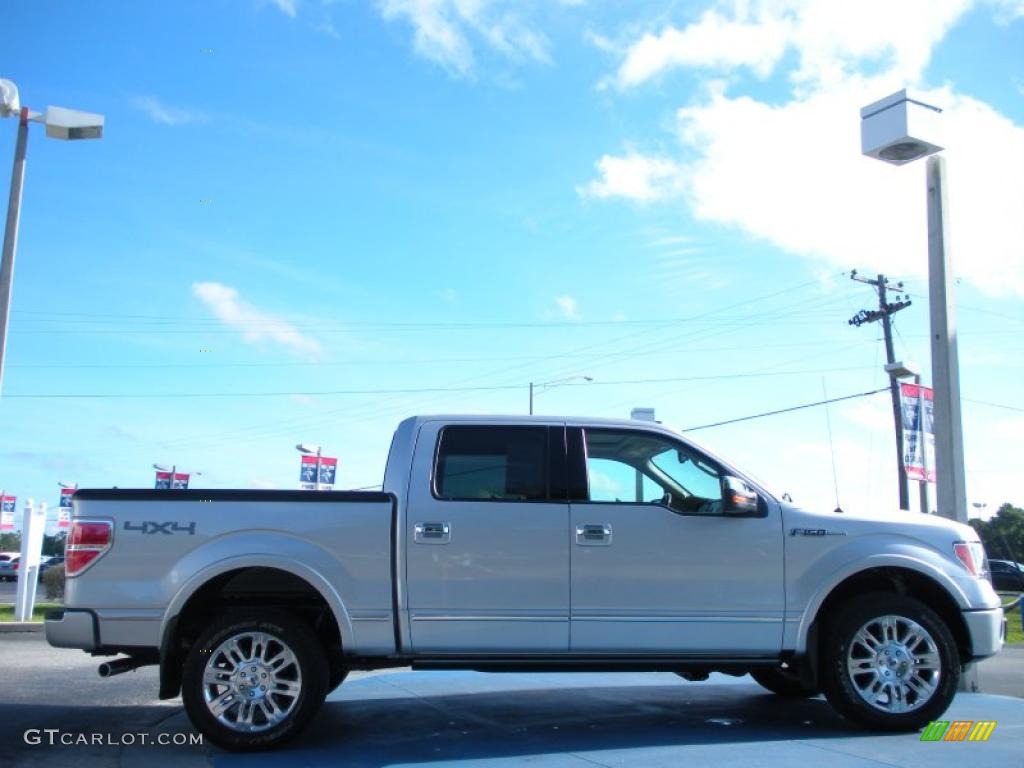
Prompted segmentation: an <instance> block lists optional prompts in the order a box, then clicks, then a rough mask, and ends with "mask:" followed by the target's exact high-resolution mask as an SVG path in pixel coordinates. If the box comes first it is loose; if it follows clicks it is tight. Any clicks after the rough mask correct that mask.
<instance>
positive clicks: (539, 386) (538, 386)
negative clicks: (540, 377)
mask: <svg viewBox="0 0 1024 768" xmlns="http://www.w3.org/2000/svg"><path fill="white" fill-rule="evenodd" d="M593 380H594V379H593V378H592V377H590V376H569V377H568V378H565V379H556V380H555V381H545V382H542V383H541V384H534V383H533V382H532V381H531V382H530V415H531V416H532V415H533V391H534V389H547V388H548V387H556V386H558V385H560V384H568V383H569V382H571V381H593Z"/></svg>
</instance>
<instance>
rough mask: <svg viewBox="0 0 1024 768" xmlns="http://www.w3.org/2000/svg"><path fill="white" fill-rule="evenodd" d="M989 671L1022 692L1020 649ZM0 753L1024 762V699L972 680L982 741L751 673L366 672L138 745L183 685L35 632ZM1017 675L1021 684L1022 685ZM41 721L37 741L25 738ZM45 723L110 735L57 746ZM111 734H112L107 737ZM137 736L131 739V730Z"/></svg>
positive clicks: (15, 759)
mask: <svg viewBox="0 0 1024 768" xmlns="http://www.w3.org/2000/svg"><path fill="white" fill-rule="evenodd" d="M1006 651H1007V652H1006V653H1004V654H1001V655H1000V656H999V657H996V659H993V660H991V661H988V662H984V663H983V664H982V665H981V668H980V670H979V673H980V676H981V680H982V684H983V685H987V684H989V683H993V682H995V681H1002V682H1003V683H1006V684H1008V685H1009V686H1010V688H1008V690H1011V689H1012V690H1015V691H1016V692H1017V694H1016V695H1018V696H1021V695H1024V690H1022V686H1021V680H1022V679H1024V649H1020V648H1010V649H1006ZM0 657H2V658H3V660H4V662H5V664H4V668H5V673H4V676H3V678H2V682H0V768H7V767H8V766H11V768H15V767H17V768H20V767H21V766H33V767H34V766H43V767H44V768H45V766H49V765H53V766H58V765H59V766H61V767H62V768H64V766H66V765H67V764H68V762H69V761H70V760H74V765H75V768H92V767H93V766H125V767H126V768H133V767H134V766H140V768H152V766H153V765H160V766H161V768H164V766H167V767H168V768H175V767H176V766H206V765H210V766H215V767H216V768H222V767H225V768H226V767H229V766H231V767H233V766H246V767H247V768H248V766H262V765H266V766H268V768H269V767H270V766H275V768H276V766H292V765H295V766H339V765H340V766H346V768H347V767H348V766H367V767H368V768H377V767H378V766H396V765H411V764H423V763H429V764H431V765H433V766H438V768H440V767H441V766H447V765H472V766H474V768H475V766H479V765H486V766H501V767H504V766H510V765H522V764H529V765H530V766H541V768H548V767H549V766H581V767H582V768H587V767H589V768H593V766H595V765H597V766H616V767H618V766H623V768H625V767H626V766H630V767H632V766H655V767H657V766H673V767H675V766H679V765H687V764H690V765H711V766H733V765H748V764H753V765H758V766H768V768H772V767H773V766H790V765H797V764H800V765H805V764H818V763H823V762H826V761H827V763H828V764H829V768H861V767H864V768H867V767H868V766H875V767H877V766H883V765H884V766H889V767H890V768H891V766H905V767H906V768H915V767H917V766H921V767H922V768H945V766H957V768H959V766H960V765H961V764H962V763H963V762H964V760H969V761H970V764H971V768H987V767H988V766H992V767H993V768H995V767H997V766H998V768H1003V767H1004V766H1011V765H1012V766H1018V765H1022V764H1024V759H1022V757H1021V756H1022V755H1024V699H1019V698H1011V697H1007V696H999V695H990V694H966V693H965V694H960V695H958V696H957V698H956V699H955V701H954V703H953V706H952V707H951V708H950V710H949V711H948V712H947V713H946V715H945V716H944V719H948V720H994V721H996V722H997V725H996V727H995V730H994V731H993V733H992V736H991V738H990V739H989V740H988V742H985V743H968V742H964V743H944V742H937V743H923V742H921V740H920V734H877V733H871V732H866V731H862V730H860V729H858V728H856V727H854V726H852V725H849V724H847V723H845V722H844V721H842V720H841V719H840V718H839V717H838V716H837V715H835V714H834V713H833V712H832V710H831V708H829V706H828V705H827V704H826V703H825V701H824V699H822V698H820V697H818V698H815V699H810V700H806V701H786V700H783V699H780V698H778V697H776V696H773V695H771V694H769V693H767V692H765V691H764V690H762V689H761V688H760V687H759V686H757V685H756V684H754V683H753V682H752V681H751V680H750V678H748V677H744V678H731V677H727V676H724V675H713V676H712V678H711V680H709V681H707V682H703V683H688V682H684V681H682V680H680V679H679V678H677V677H675V676H674V675H670V674H631V673H629V674H543V675H542V674H490V675H488V674H481V673H475V672H410V671H408V670H393V671H386V672H378V673H373V674H363V673H355V674H353V675H352V676H351V677H350V678H349V680H347V681H346V682H345V684H344V685H342V686H341V688H339V689H338V690H337V691H335V692H334V693H333V694H331V696H330V697H329V699H328V702H327V703H326V704H325V706H324V708H323V709H322V710H321V713H320V715H319V716H318V717H317V719H316V721H315V722H314V723H313V725H312V726H311V728H310V729H309V730H308V731H307V732H306V734H304V735H303V736H302V737H301V738H300V739H299V740H298V741H296V742H295V743H294V744H293V745H291V746H290V747H288V748H287V749H285V750H283V751H278V752H274V753H267V754H258V755H233V754H229V753H226V752H222V751H220V750H218V749H216V748H214V747H212V746H207V745H198V744H187V743H186V744H184V745H175V744H173V743H168V744H142V743H141V741H142V739H143V738H145V739H146V740H147V741H150V742H152V741H156V740H157V739H161V738H162V739H164V740H166V741H168V742H173V740H174V739H175V738H177V739H179V740H182V739H184V740H187V739H188V738H189V737H190V736H191V735H192V734H194V733H195V732H194V731H193V729H192V727H191V725H190V723H189V722H188V719H187V718H186V717H185V714H184V712H183V711H182V708H181V702H180V699H176V700H173V701H169V702H160V701H158V700H157V699H156V688H157V682H156V681H157V675H156V669H155V668H153V667H148V668H144V669H140V670H137V671H135V672H129V673H127V674H124V675H119V676H117V677H114V678H110V679H107V680H103V679H101V678H100V677H99V676H98V675H97V674H96V666H97V664H98V660H97V659H93V658H91V657H89V656H88V655H87V654H84V653H82V652H80V651H74V650H62V649H55V648H50V647H49V646H48V645H46V644H45V641H44V640H43V637H42V635H41V634H39V633H4V634H0ZM1013 686H1016V687H1013ZM30 729H37V730H38V734H35V733H31V732H30V736H29V740H32V739H33V738H34V737H35V736H36V735H38V738H39V741H40V743H38V744H30V743H26V738H25V732H26V731H28V730H30ZM43 729H60V732H59V734H57V735H55V738H56V739H57V740H58V741H59V739H60V738H61V736H63V735H64V734H67V735H68V736H64V738H69V737H70V738H72V740H80V736H79V735H80V734H84V735H85V738H86V740H89V739H91V738H94V737H93V734H101V736H100V738H104V739H106V740H107V741H113V742H114V743H113V744H89V745H76V744H73V745H68V746H61V745H60V744H59V743H58V744H54V745H53V746H51V745H49V744H48V743H47V738H48V735H47V734H46V733H45V731H44V730H43ZM108 734H109V736H108ZM129 739H131V740H132V741H133V742H134V743H130V744H129V743H125V742H126V741H128V740H129Z"/></svg>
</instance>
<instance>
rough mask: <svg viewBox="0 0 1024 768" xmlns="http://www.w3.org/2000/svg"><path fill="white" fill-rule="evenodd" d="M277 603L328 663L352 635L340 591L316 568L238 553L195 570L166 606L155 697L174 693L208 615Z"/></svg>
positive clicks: (177, 691) (337, 655) (349, 620)
mask: <svg viewBox="0 0 1024 768" xmlns="http://www.w3.org/2000/svg"><path fill="white" fill-rule="evenodd" d="M252 605H259V606H268V607H269V606H277V607H283V608H285V609H287V610H289V611H290V612H292V613H297V614H299V615H300V616H301V617H302V618H303V619H304V620H306V622H307V623H309V624H310V626H311V627H312V629H313V630H314V632H315V633H316V634H317V636H318V637H319V638H320V640H321V642H322V643H323V644H324V647H325V651H326V652H327V654H328V658H329V659H330V660H331V663H332V665H333V664H336V663H338V661H339V660H340V657H341V650H342V645H343V643H344V642H345V641H346V639H350V638H351V637H352V621H351V618H350V616H349V614H348V611H347V609H346V607H345V605H344V603H343V602H342V600H341V598H340V596H339V595H338V594H337V592H336V591H335V590H334V589H333V588H332V587H331V585H330V584H329V583H328V582H327V581H326V579H324V578H323V576H321V575H320V574H319V573H318V572H317V571H315V570H314V569H312V568H309V567H308V566H306V565H304V564H303V563H299V562H295V561H294V560H291V559H288V558H281V557H268V556H267V555H259V556H240V557H235V558H229V559H226V560H221V561H218V562H217V563H214V564H212V565H210V566H209V567H207V568H205V569H203V570H202V571H200V572H198V573H196V574H194V575H193V576H192V577H191V578H189V579H188V580H187V581H186V582H185V583H184V584H183V585H182V587H181V589H179V590H178V592H177V594H176V595H175V597H174V599H173V600H172V601H171V603H170V604H169V605H168V608H167V611H166V612H165V614H164V620H163V622H162V626H161V644H160V698H161V699H168V698H173V697H175V696H177V695H178V693H179V691H180V689H181V668H182V664H183V662H184V657H185V655H186V654H187V653H188V649H189V647H190V643H191V642H192V641H193V640H194V639H195V638H196V637H197V635H198V633H199V632H201V631H202V628H203V626H205V625H206V624H207V623H208V622H209V620H210V618H211V617H212V616H215V615H217V614H218V613H219V612H221V611H224V610H228V609H230V608H231V607H233V606H252Z"/></svg>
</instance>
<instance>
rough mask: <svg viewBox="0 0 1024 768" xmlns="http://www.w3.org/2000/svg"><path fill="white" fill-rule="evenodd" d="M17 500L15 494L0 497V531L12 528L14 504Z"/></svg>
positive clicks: (11, 529)
mask: <svg viewBox="0 0 1024 768" xmlns="http://www.w3.org/2000/svg"><path fill="white" fill-rule="evenodd" d="M17 502H18V497H17V496H4V497H3V498H2V499H0V532H9V531H13V530H14V505H15V504H16V503H17Z"/></svg>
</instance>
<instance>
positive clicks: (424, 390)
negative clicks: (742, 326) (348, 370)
mask: <svg viewBox="0 0 1024 768" xmlns="http://www.w3.org/2000/svg"><path fill="white" fill-rule="evenodd" d="M866 369H867V366H851V367H845V368H825V369H815V370H809V371H808V370H804V371H775V372H766V373H725V374H714V375H705V376H670V377H666V378H656V379H616V380H614V381H595V382H591V383H588V384H586V385H584V384H579V383H570V384H565V385H563V386H568V387H574V386H612V385H621V384H663V383H666V382H678V381H720V380H725V379H747V378H755V377H761V376H792V375H796V374H804V373H821V372H822V371H823V370H824V371H825V372H832V371H861V370H866ZM523 388H524V385H522V384H500V385H492V386H479V387H410V388H400V389H337V390H322V391H305V392H145V393H130V392H125V393H117V392H93V393H80V392H68V393H50V394H8V395H4V397H10V398H14V397H17V398H22V399H33V400H42V399H61V398H67V399H85V398H89V399H93V398H106V399H114V398H126V399H145V398H174V397H183V398H185V397H189V398H191V397H290V396H295V395H301V396H306V397H321V396H329V395H413V394H415V395H418V394H428V393H432V392H492V391H500V390H515V389H523Z"/></svg>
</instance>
